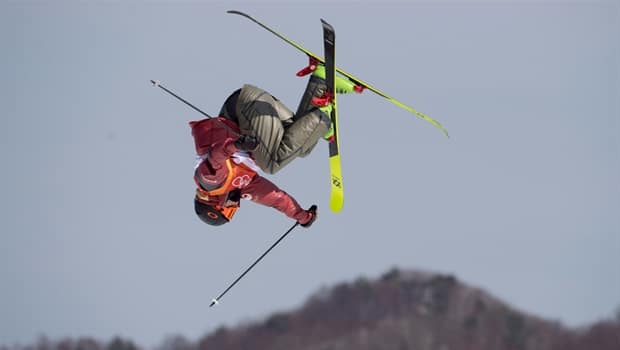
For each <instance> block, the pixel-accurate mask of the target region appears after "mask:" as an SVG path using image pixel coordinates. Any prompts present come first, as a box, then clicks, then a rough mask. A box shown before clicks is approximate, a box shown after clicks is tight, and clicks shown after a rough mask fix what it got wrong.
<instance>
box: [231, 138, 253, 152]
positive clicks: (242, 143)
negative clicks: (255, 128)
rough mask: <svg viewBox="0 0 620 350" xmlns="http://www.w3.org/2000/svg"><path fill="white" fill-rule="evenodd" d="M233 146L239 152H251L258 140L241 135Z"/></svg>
mask: <svg viewBox="0 0 620 350" xmlns="http://www.w3.org/2000/svg"><path fill="white" fill-rule="evenodd" d="M235 146H236V147H237V148H238V149H239V150H241V151H253V150H255V149H256V147H258V139H257V138H256V137H254V136H250V135H241V136H239V138H238V139H237V141H235Z"/></svg>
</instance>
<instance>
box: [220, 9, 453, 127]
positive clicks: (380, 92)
mask: <svg viewBox="0 0 620 350" xmlns="http://www.w3.org/2000/svg"><path fill="white" fill-rule="evenodd" d="M228 13H231V14H235V15H240V16H243V17H245V18H247V19H249V20H251V21H252V22H254V23H256V24H258V25H259V26H261V27H263V28H264V29H266V30H267V31H269V32H271V33H272V34H274V35H275V36H277V37H278V38H280V39H282V40H284V41H286V42H287V43H288V44H289V45H291V46H293V47H295V48H297V49H298V50H300V51H301V52H303V53H305V54H306V55H308V56H309V57H310V59H311V60H312V59H314V60H316V61H318V62H320V63H325V60H324V59H323V58H321V57H320V56H318V55H316V54H314V53H312V52H311V51H310V50H308V49H306V48H305V47H303V46H301V45H299V44H297V43H296V42H294V41H293V40H291V39H289V38H287V37H285V36H283V35H282V34H280V33H278V32H276V31H275V30H273V29H271V28H269V27H268V26H266V25H265V24H263V23H261V22H259V21H258V20H256V19H255V18H254V17H252V16H250V15H248V14H246V13H243V12H240V11H235V10H230V11H228ZM336 71H337V72H338V73H339V74H341V75H343V76H345V77H346V78H348V79H349V80H351V81H352V82H354V83H355V84H357V85H360V86H362V87H363V88H365V89H368V90H370V91H372V92H374V93H375V94H377V95H379V96H381V97H383V98H385V99H387V100H388V101H390V102H391V103H393V104H395V105H397V106H399V107H401V108H403V109H405V110H407V111H409V112H411V113H413V114H415V115H417V116H418V117H420V118H422V119H424V120H426V121H427V122H429V123H431V124H433V125H434V126H435V127H437V128H438V129H439V130H441V131H442V132H443V133H444V134H445V135H446V136H448V131H447V130H446V129H445V128H444V127H443V126H442V125H441V124H440V123H439V122H438V121H436V120H435V119H433V118H431V117H429V116H427V115H426V114H424V113H422V112H419V111H417V110H415V109H414V108H413V107H410V106H408V105H406V104H404V103H403V102H401V101H399V100H397V99H395V98H393V97H391V96H389V95H387V94H386V93H384V92H383V91H381V90H379V89H377V88H376V87H374V86H372V85H370V84H368V83H366V82H364V81H362V80H361V79H359V78H356V77H355V76H353V75H352V74H350V73H347V72H345V71H344V70H342V69H340V68H338V67H336Z"/></svg>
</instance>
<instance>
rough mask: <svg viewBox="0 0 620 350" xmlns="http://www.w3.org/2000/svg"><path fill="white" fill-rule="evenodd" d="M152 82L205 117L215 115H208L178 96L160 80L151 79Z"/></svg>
mask: <svg viewBox="0 0 620 350" xmlns="http://www.w3.org/2000/svg"><path fill="white" fill-rule="evenodd" d="M151 84H153V86H157V87H158V88H160V89H162V90H164V91H165V92H167V93H169V94H170V95H172V96H174V97H176V98H177V99H178V100H179V101H181V102H183V103H185V104H186V105H188V106H190V107H192V108H193V109H194V110H196V111H198V112H199V113H201V114H202V115H204V116H205V117H207V118H209V119H211V118H213V117H211V116H210V115H208V114H207V113H205V112H203V111H201V110H200V109H199V108H198V107H196V106H194V105H193V104H191V103H189V102H187V101H185V100H184V99H183V98H181V97H180V96H177V94H175V93H174V92H172V91H170V90H168V89H166V88H165V87H164V86H163V85H161V82H160V81H159V80H151Z"/></svg>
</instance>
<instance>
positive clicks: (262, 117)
mask: <svg viewBox="0 0 620 350" xmlns="http://www.w3.org/2000/svg"><path fill="white" fill-rule="evenodd" d="M309 73H312V75H311V76H310V79H309V81H308V84H307V86H306V90H305V92H304V94H303V95H302V98H301V101H300V103H299V106H298V108H297V112H296V113H295V114H293V112H291V110H290V109H288V108H287V107H286V106H285V105H284V104H283V103H282V102H281V101H280V100H278V99H277V98H276V97H274V96H272V95H271V94H269V93H268V92H266V91H265V90H262V89H260V88H258V87H256V86H252V85H249V84H246V85H244V86H243V87H242V88H241V89H238V90H236V91H235V92H233V93H232V94H231V95H230V96H229V97H228V99H227V100H226V102H224V105H223V106H222V109H221V111H220V116H223V117H225V118H227V119H229V120H231V121H233V122H234V123H235V124H237V125H238V126H239V128H240V130H241V133H242V134H243V135H247V136H250V137H254V138H256V139H257V141H258V145H257V148H256V149H254V150H253V151H252V158H253V159H254V160H255V161H256V164H257V165H258V166H259V167H260V168H261V169H262V170H263V171H264V172H266V173H269V174H275V173H276V172H278V171H279V170H280V169H282V168H283V167H284V166H285V165H287V164H288V163H290V162H291V161H293V160H294V159H295V158H297V157H305V156H307V155H308V154H310V152H311V151H312V149H313V148H314V147H315V146H316V144H317V142H318V140H319V139H320V138H321V137H323V138H324V139H326V140H328V141H330V140H332V139H333V128H332V126H331V119H330V117H329V115H330V112H331V109H332V107H333V106H332V104H331V103H330V99H329V98H326V97H325V89H326V84H325V66H323V65H322V64H319V63H318V62H314V61H311V62H310V65H309V66H308V67H306V68H304V69H302V70H301V71H300V72H299V73H297V75H298V76H303V75H306V74H309ZM335 89H336V92H337V93H350V92H353V91H355V92H358V93H361V92H362V90H363V88H362V87H361V86H358V85H356V84H354V83H353V82H351V81H349V80H348V79H345V78H342V77H337V78H336V88H335Z"/></svg>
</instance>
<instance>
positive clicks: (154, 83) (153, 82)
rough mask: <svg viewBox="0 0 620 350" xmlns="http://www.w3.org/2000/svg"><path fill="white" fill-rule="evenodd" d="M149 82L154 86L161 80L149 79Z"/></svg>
mask: <svg viewBox="0 0 620 350" xmlns="http://www.w3.org/2000/svg"><path fill="white" fill-rule="evenodd" d="M151 84H153V86H154V87H157V86H159V84H161V82H160V81H159V80H152V79H151Z"/></svg>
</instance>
